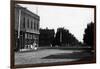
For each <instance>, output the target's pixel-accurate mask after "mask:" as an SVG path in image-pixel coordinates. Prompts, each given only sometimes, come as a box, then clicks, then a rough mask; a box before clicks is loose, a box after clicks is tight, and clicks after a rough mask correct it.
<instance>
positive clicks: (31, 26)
mask: <svg viewBox="0 0 100 69" xmlns="http://www.w3.org/2000/svg"><path fill="white" fill-rule="evenodd" d="M32 27H33V22H32V21H31V29H32Z"/></svg>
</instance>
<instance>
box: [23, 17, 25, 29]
mask: <svg viewBox="0 0 100 69" xmlns="http://www.w3.org/2000/svg"><path fill="white" fill-rule="evenodd" d="M23 27H24V28H25V17H24V18H23Z"/></svg>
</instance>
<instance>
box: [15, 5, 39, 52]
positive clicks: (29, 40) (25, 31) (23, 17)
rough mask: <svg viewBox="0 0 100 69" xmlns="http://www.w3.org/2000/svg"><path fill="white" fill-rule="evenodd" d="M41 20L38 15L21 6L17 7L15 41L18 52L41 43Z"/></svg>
mask: <svg viewBox="0 0 100 69" xmlns="http://www.w3.org/2000/svg"><path fill="white" fill-rule="evenodd" d="M39 20H40V17H39V16H38V15H37V14H34V13H33V12H31V11H29V10H28V9H27V8H25V7H22V6H20V5H16V6H15V36H16V37H15V39H16V47H15V49H16V50H19V49H24V48H25V47H26V46H28V45H32V44H33V43H36V44H37V45H38V43H39V42H38V41H39Z"/></svg>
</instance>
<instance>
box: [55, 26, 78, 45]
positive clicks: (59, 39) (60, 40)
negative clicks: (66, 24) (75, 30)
mask: <svg viewBox="0 0 100 69" xmlns="http://www.w3.org/2000/svg"><path fill="white" fill-rule="evenodd" d="M67 44H70V45H75V44H78V40H77V39H76V38H75V37H74V35H73V34H71V33H70V32H69V30H67V29H64V28H58V29H57V33H56V35H55V38H54V45H60V46H61V45H64V46H66V45H67Z"/></svg>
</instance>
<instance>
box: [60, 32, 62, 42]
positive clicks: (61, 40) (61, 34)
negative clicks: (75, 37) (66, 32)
mask: <svg viewBox="0 0 100 69" xmlns="http://www.w3.org/2000/svg"><path fill="white" fill-rule="evenodd" d="M60 43H62V31H60Z"/></svg>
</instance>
